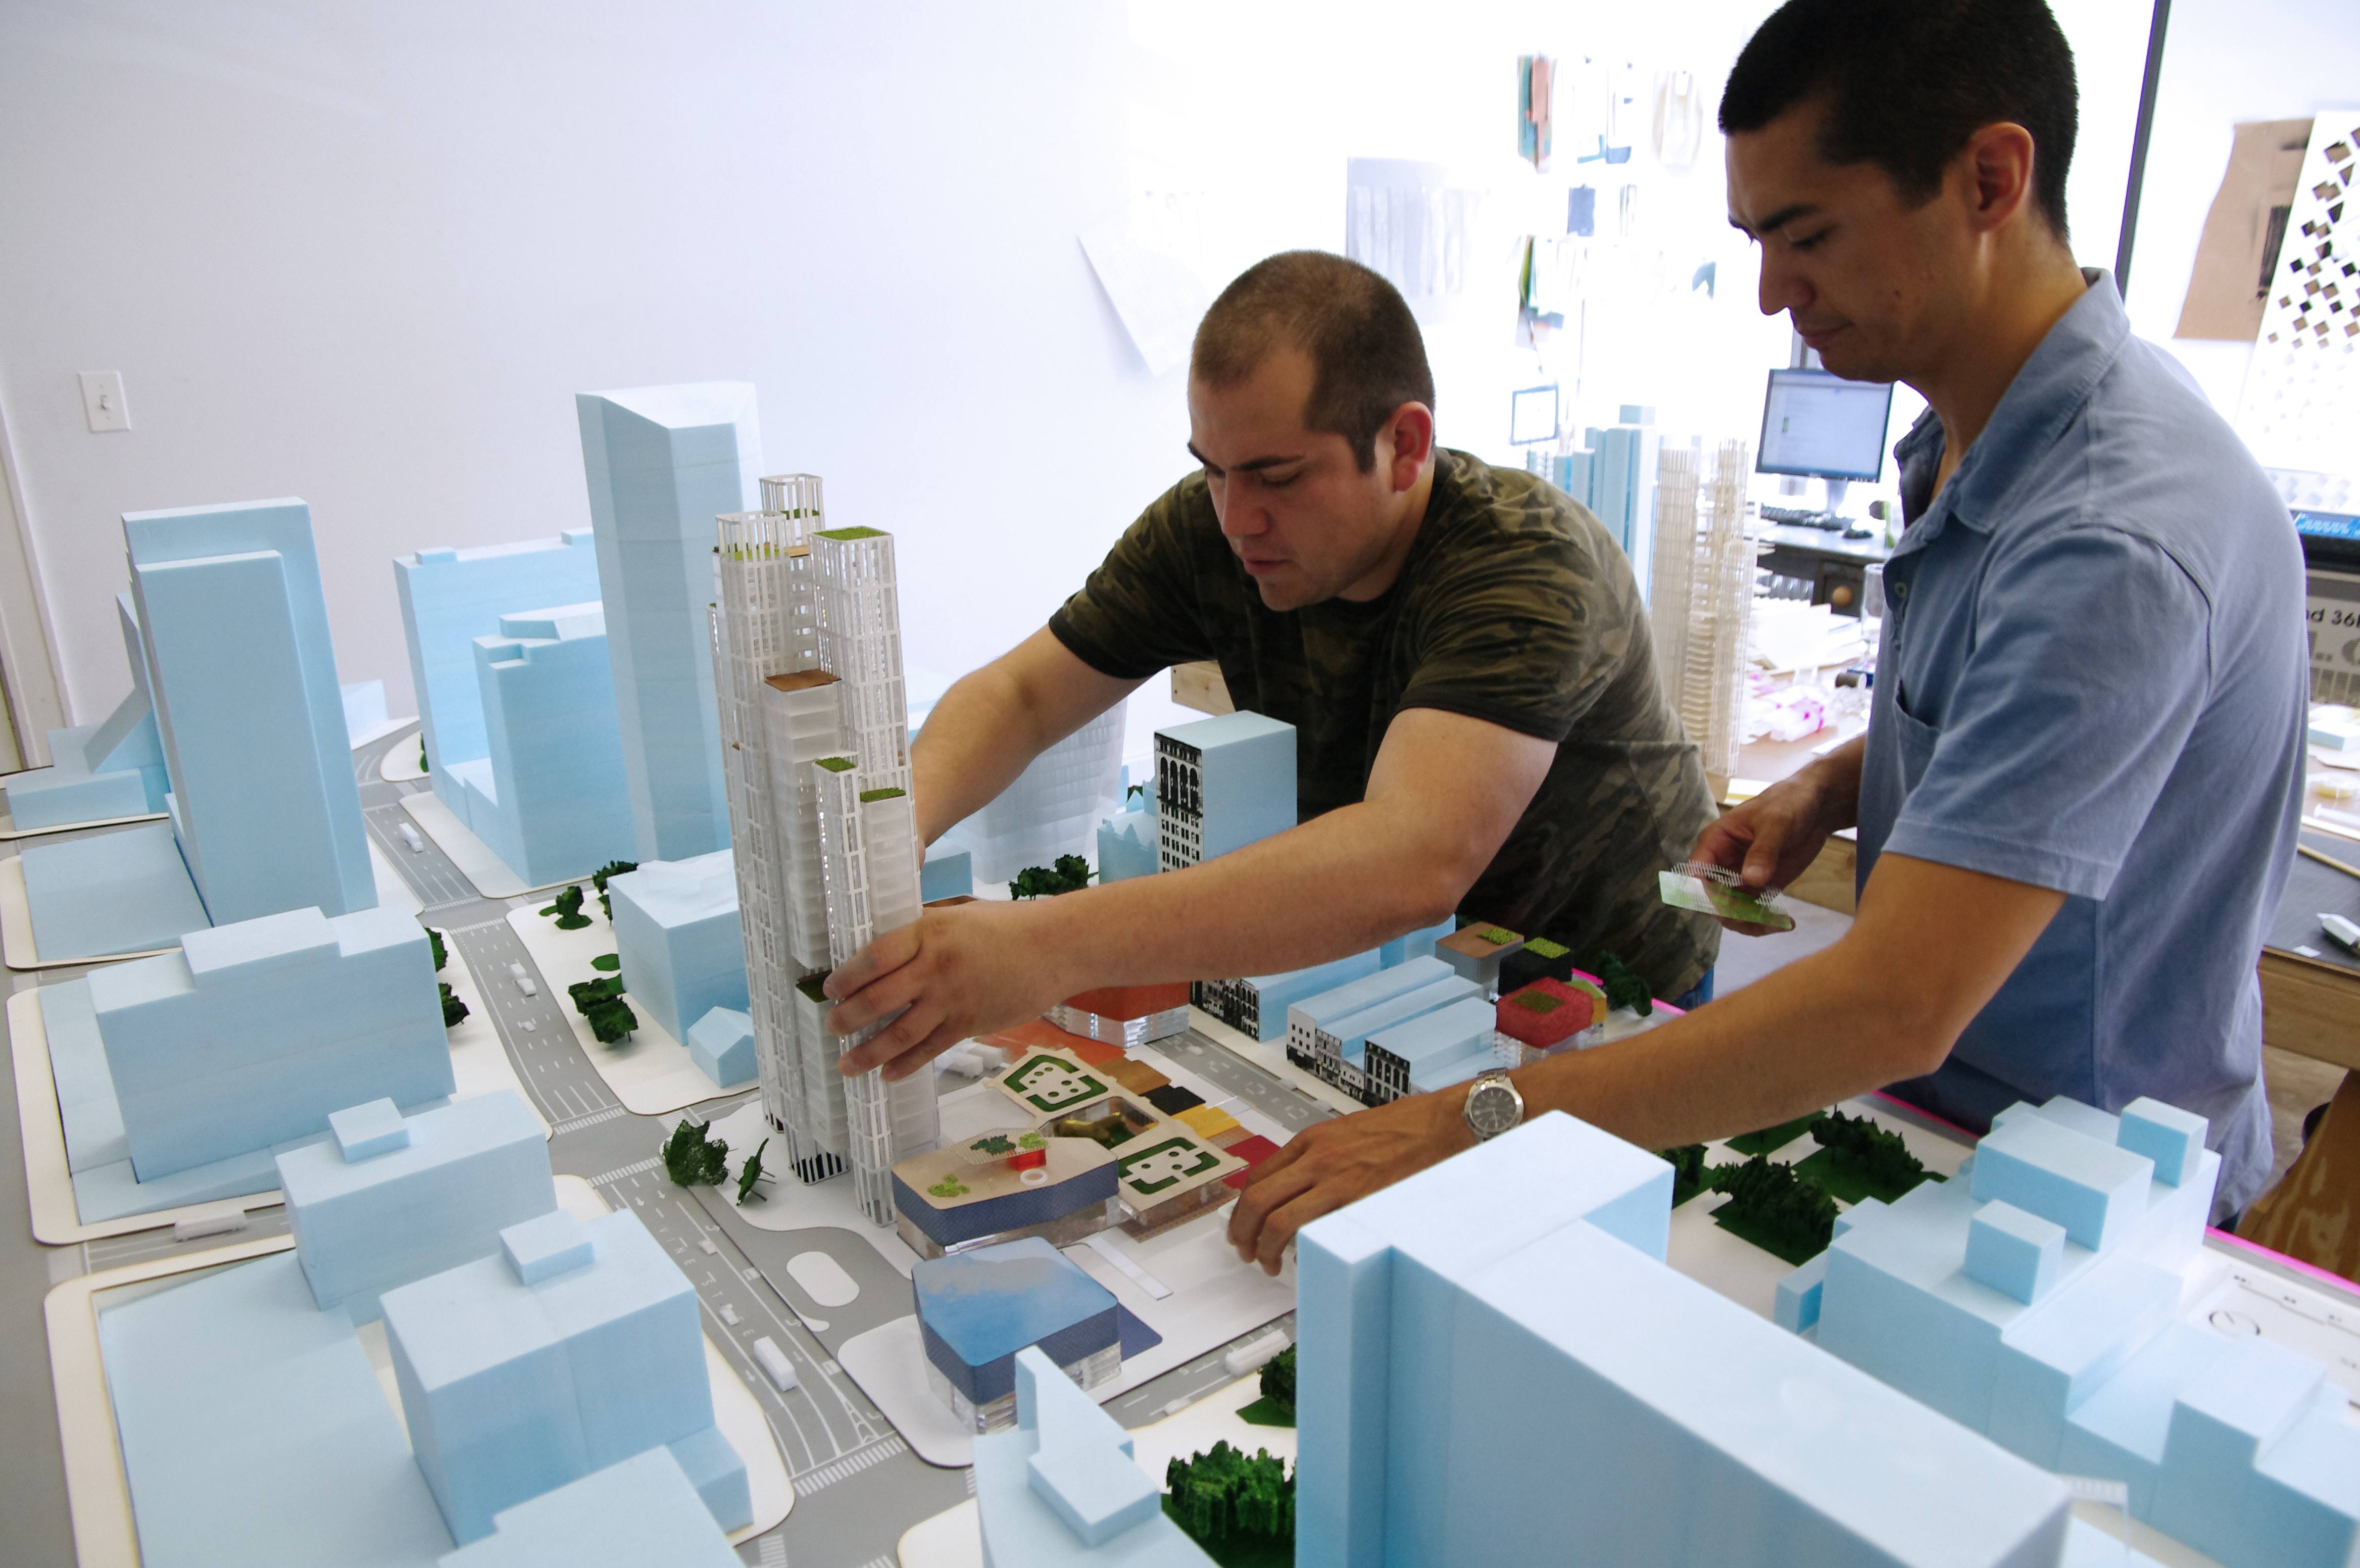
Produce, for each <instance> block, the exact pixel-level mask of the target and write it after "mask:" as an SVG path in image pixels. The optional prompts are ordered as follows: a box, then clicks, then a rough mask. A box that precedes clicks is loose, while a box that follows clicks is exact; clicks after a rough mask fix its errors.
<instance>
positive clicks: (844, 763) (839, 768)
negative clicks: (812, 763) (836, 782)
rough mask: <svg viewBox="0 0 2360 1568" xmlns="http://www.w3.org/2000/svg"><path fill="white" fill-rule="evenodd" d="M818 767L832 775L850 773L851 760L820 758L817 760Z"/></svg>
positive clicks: (844, 758)
mask: <svg viewBox="0 0 2360 1568" xmlns="http://www.w3.org/2000/svg"><path fill="white" fill-rule="evenodd" d="M819 765H820V766H821V767H823V768H825V769H826V770H827V771H828V772H829V773H850V772H851V771H852V759H851V758H849V757H822V758H820V759H819Z"/></svg>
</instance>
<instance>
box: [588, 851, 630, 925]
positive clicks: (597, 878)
mask: <svg viewBox="0 0 2360 1568" xmlns="http://www.w3.org/2000/svg"><path fill="white" fill-rule="evenodd" d="M638 870H639V861H607V862H606V864H605V865H603V866H600V867H599V868H598V869H597V870H596V871H595V872H591V873H590V885H591V886H592V887H594V888H596V889H597V890H598V908H599V910H600V912H601V913H603V914H604V915H605V916H606V918H607V920H609V921H610V922H611V921H612V920H613V919H614V918H615V905H614V901H613V899H612V898H611V897H609V896H608V894H607V892H606V883H608V882H609V881H611V880H612V879H614V878H616V877H618V876H621V875H622V874H623V873H624V872H635V871H638Z"/></svg>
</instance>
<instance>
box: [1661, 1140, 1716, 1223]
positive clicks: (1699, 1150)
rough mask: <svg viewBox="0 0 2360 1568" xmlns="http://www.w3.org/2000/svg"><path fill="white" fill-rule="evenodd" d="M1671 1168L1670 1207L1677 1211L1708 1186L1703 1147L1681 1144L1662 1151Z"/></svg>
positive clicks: (1700, 1145)
mask: <svg viewBox="0 0 2360 1568" xmlns="http://www.w3.org/2000/svg"><path fill="white" fill-rule="evenodd" d="M1661 1157H1663V1158H1664V1159H1666V1160H1669V1161H1670V1162H1671V1166H1672V1207H1673V1208H1675V1209H1677V1208H1678V1207H1679V1206H1680V1205H1681V1204H1683V1203H1685V1202H1687V1201H1688V1200H1689V1199H1691V1198H1693V1197H1695V1196H1696V1195H1697V1194H1698V1193H1699V1192H1702V1191H1703V1190H1705V1189H1706V1187H1707V1186H1708V1185H1709V1183H1708V1182H1707V1180H1706V1179H1705V1173H1704V1146H1703V1145H1702V1144H1683V1145H1681V1146H1679V1147H1678V1148H1676V1149H1665V1150H1663V1151H1662V1156H1661Z"/></svg>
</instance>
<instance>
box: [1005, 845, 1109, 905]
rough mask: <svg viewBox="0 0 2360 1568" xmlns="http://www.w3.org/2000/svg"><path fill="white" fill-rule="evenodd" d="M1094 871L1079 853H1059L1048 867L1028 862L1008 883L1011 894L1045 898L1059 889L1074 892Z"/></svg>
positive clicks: (1084, 884) (1056, 892)
mask: <svg viewBox="0 0 2360 1568" xmlns="http://www.w3.org/2000/svg"><path fill="white" fill-rule="evenodd" d="M1096 874H1097V873H1096V872H1092V871H1091V870H1090V863H1089V861H1086V860H1084V859H1082V857H1081V856H1079V855H1059V856H1058V857H1057V861H1056V864H1055V865H1054V866H1051V867H1043V866H1027V867H1025V868H1024V869H1023V870H1022V871H1021V872H1017V873H1016V880H1015V881H1014V882H1011V883H1009V884H1008V896H1009V897H1011V898H1048V897H1053V896H1054V895H1055V894H1061V893H1073V892H1076V891H1077V890H1079V889H1081V888H1085V887H1087V886H1089V885H1090V878H1091V877H1092V876H1094V875H1096Z"/></svg>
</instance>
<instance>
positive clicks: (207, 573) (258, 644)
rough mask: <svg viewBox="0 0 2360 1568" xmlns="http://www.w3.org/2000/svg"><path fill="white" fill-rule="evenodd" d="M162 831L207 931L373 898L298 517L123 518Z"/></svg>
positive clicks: (334, 910)
mask: <svg viewBox="0 0 2360 1568" xmlns="http://www.w3.org/2000/svg"><path fill="white" fill-rule="evenodd" d="M123 537H124V543H125V544H126V546H127V548H128V550H129V552H130V557H131V592H132V598H133V600H134V602H135V604H136V605H137V609H138V617H139V624H140V627H141V629H142V630H143V632H144V633H145V638H146V652H147V666H148V667H147V685H148V692H149V696H150V698H151V700H152V701H153V703H154V704H155V709H156V724H157V734H158V740H159V741H160V743H161V745H162V748H163V752H164V762H165V768H166V771H167V773H169V777H170V780H171V786H172V790H171V793H172V800H171V811H172V823H173V829H174V832H175V833H176V834H177V836H178V837H179V839H180V850H181V854H182V856H183V857H184V858H185V859H186V861H188V867H189V874H190V876H191V878H192V879H193V880H194V882H195V883H196V887H197V892H198V894H199V895H200V896H201V897H202V898H203V900H204V903H205V911H206V913H207V915H208V916H210V917H211V918H212V920H213V924H214V925H216V926H221V925H227V924H229V923H231V922H233V921H238V920H250V919H253V918H255V917H256V916H262V915H275V914H277V913H279V911H281V910H285V909H301V908H304V907H306V906H316V907H318V908H320V909H322V910H325V911H326V912H328V913H329V914H331V915H344V914H347V913H350V912H351V911H353V910H355V909H366V908H369V907H371V906H373V905H375V904H376V903H377V882H376V877H375V874H374V872H372V871H371V869H370V866H369V858H368V841H367V839H366V836H365V835H364V833H363V831H362V828H361V807H360V791H359V785H358V784H357V782H356V781H355V778H354V775H353V757H352V750H351V748H350V746H349V745H348V744H347V743H346V740H345V735H344V697H343V694H342V692H341V690H340V689H339V687H338V685H337V683H336V657H335V649H334V645H333V642H332V641H331V640H330V637H329V632H328V610H327V602H326V600H325V598H323V597H322V592H321V587H320V567H319V562H318V558H317V557H316V556H315V554H313V552H312V546H311V509H310V508H309V507H307V506H305V505H304V504H303V503H302V502H301V501H300V500H295V499H286V500H275V501H257V502H252V503H247V504H242V505H234V506H217V507H189V508H183V509H179V510H169V511H148V512H127V513H126V514H125V515H124V519H123Z"/></svg>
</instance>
